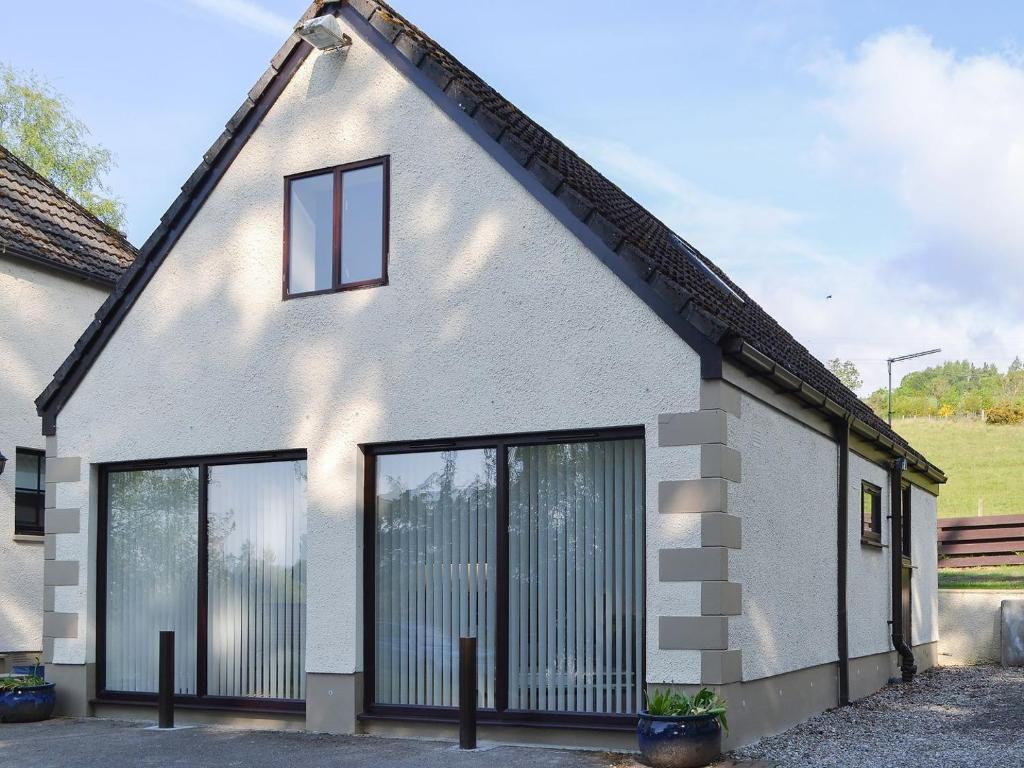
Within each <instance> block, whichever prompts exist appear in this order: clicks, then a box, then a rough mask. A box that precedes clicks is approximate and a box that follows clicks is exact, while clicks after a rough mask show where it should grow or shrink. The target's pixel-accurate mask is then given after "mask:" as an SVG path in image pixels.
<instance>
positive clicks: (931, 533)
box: [910, 486, 939, 645]
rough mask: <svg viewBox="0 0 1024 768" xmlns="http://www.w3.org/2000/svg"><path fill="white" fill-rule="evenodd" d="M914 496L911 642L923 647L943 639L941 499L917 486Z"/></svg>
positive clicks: (911, 517) (911, 534) (912, 515)
mask: <svg viewBox="0 0 1024 768" xmlns="http://www.w3.org/2000/svg"><path fill="white" fill-rule="evenodd" d="M910 493H911V496H910V509H911V514H910V526H911V531H910V559H911V562H912V563H913V565H914V571H913V574H914V575H913V576H912V577H911V584H912V585H913V587H912V589H913V591H912V593H911V595H912V600H911V602H912V605H913V619H912V626H911V629H912V632H911V638H912V639H913V642H914V645H920V644H921V643H931V642H934V641H936V640H938V639H939V604H938V600H939V572H938V547H937V546H936V528H935V526H936V514H937V502H938V499H937V498H936V497H935V496H932V494H930V493H928V491H925V490H923V489H921V488H917V487H916V486H912V487H911V490H910Z"/></svg>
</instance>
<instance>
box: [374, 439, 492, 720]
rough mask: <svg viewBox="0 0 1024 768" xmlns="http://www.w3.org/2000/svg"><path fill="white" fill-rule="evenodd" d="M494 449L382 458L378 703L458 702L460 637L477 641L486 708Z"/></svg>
mask: <svg viewBox="0 0 1024 768" xmlns="http://www.w3.org/2000/svg"><path fill="white" fill-rule="evenodd" d="M494 462H495V452H494V450H493V449H483V450H466V451H444V452H431V453H410V454H396V455H390V456H381V457H380V458H379V459H378V462H377V527H376V552H377V556H376V564H377V565H376V569H377V570H376V576H375V582H376V584H377V595H378V599H377V602H376V611H375V614H376V615H375V626H376V638H377V646H376V657H377V662H378V665H377V674H376V675H375V676H374V685H375V687H374V695H375V697H376V700H377V701H378V702H380V703H382V704H402V705H418V706H439V707H452V706H457V705H458V703H459V700H458V693H459V644H458V639H459V637H466V636H473V637H476V638H477V645H478V651H479V654H480V660H479V672H480V679H479V680H478V690H479V692H480V706H483V707H492V706H494V685H493V679H494V627H495V609H496V604H495V598H496V591H497V585H496V584H495V571H494V565H495V560H496V559H497V555H496V551H495V537H494V531H495V525H496V522H495V509H496V493H497V488H496V486H495V464H494Z"/></svg>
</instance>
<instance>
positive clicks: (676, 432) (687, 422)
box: [658, 411, 728, 448]
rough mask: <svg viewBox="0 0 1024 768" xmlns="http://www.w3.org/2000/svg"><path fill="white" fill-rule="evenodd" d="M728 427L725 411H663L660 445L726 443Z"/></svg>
mask: <svg viewBox="0 0 1024 768" xmlns="http://www.w3.org/2000/svg"><path fill="white" fill-rule="evenodd" d="M727 440H728V427H727V424H726V414H725V411H693V412H692V413H663V414H661V415H660V416H658V445H659V446H661V447H662V448H668V447H671V446H674V445H701V444H702V443H725V442H727Z"/></svg>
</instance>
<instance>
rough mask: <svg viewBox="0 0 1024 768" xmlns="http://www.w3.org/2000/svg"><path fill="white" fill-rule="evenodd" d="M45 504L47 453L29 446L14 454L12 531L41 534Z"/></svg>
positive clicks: (19, 449)
mask: <svg viewBox="0 0 1024 768" xmlns="http://www.w3.org/2000/svg"><path fill="white" fill-rule="evenodd" d="M45 505H46V455H45V454H44V453H43V452H42V451H36V450H32V449H30V448H18V449H17V450H16V451H15V454H14V532H15V533H16V534H27V535H35V536H41V535H42V534H43V508H44V507H45Z"/></svg>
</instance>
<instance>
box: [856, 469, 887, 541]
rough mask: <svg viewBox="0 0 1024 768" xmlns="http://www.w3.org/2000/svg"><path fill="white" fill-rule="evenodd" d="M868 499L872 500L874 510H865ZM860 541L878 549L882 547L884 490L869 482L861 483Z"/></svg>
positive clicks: (863, 481)
mask: <svg viewBox="0 0 1024 768" xmlns="http://www.w3.org/2000/svg"><path fill="white" fill-rule="evenodd" d="M867 498H871V499H872V506H873V509H870V510H868V509H866V508H865V503H864V502H865V499H867ZM876 525H877V527H876ZM860 541H861V543H862V544H868V545H871V546H876V547H878V546H881V545H882V488H881V487H880V486H877V485H875V484H874V483H869V482H868V481H867V480H861V483H860Z"/></svg>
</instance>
